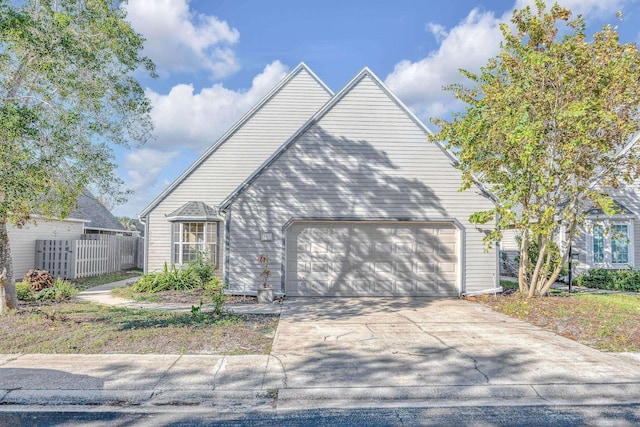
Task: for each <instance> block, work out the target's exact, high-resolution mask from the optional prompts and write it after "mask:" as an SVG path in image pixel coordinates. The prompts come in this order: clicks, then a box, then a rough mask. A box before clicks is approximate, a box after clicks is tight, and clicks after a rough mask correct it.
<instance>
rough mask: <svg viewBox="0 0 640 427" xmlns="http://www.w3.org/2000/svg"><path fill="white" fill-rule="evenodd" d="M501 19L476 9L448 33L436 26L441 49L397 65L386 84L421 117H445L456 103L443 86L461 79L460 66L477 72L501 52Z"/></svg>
mask: <svg viewBox="0 0 640 427" xmlns="http://www.w3.org/2000/svg"><path fill="white" fill-rule="evenodd" d="M500 22H501V20H500V18H496V17H495V15H494V14H493V12H482V11H480V10H479V9H473V10H472V11H471V12H470V13H469V15H467V17H466V18H465V19H464V20H463V21H462V22H461V23H460V24H458V25H457V26H455V27H453V28H452V29H451V30H449V31H448V32H447V31H445V30H444V28H443V27H436V26H435V25H434V26H433V28H435V29H436V31H433V30H432V32H433V33H434V34H436V32H437V34H439V35H441V36H443V37H444V38H443V40H442V43H441V44H440V48H439V49H438V50H437V51H435V52H431V53H430V54H429V56H427V57H426V58H424V59H422V60H420V61H417V62H411V61H408V60H404V61H401V62H400V63H398V64H396V66H395V68H394V70H393V72H392V73H391V74H389V75H388V76H387V78H386V81H385V82H386V84H387V85H388V86H389V87H390V88H391V90H393V91H394V92H395V93H396V94H397V95H398V96H399V97H400V98H401V99H402V100H403V101H404V102H406V103H407V105H409V107H411V108H412V109H413V110H414V111H415V112H416V113H417V114H418V115H419V116H421V117H424V118H430V117H435V116H442V114H443V113H445V112H447V111H450V110H451V107H452V105H451V104H452V103H453V102H454V100H453V98H452V97H451V95H450V94H448V93H447V92H444V91H443V90H442V87H443V86H445V85H447V84H451V83H456V82H459V81H461V80H462V78H461V77H460V74H459V72H458V70H459V69H460V68H465V69H467V70H470V71H476V70H478V69H479V68H480V66H482V65H483V64H484V63H486V61H487V59H488V58H490V57H492V56H495V55H496V54H497V53H498V48H499V45H500V40H501V37H502V35H501V33H500V29H499V28H498V25H499V24H500Z"/></svg>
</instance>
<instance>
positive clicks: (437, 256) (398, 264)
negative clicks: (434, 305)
mask: <svg viewBox="0 0 640 427" xmlns="http://www.w3.org/2000/svg"><path fill="white" fill-rule="evenodd" d="M290 230H292V231H291V232H288V233H287V249H286V254H287V260H288V261H287V264H286V265H287V271H286V278H287V279H286V280H287V283H286V289H287V293H289V294H290V295H345V296H347V295H381V296H382V295H430V296H436V295H455V294H457V284H456V282H457V269H458V261H457V256H456V250H457V248H456V230H455V228H454V227H453V226H451V225H448V224H426V223H388V224H380V223H365V222H361V223H359V222H345V223H340V222H336V223H328V222H326V223H322V222H316V223H313V222H310V223H295V224H294V225H293V226H292V227H291V229H290Z"/></svg>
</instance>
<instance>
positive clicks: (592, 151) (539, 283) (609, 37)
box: [434, 0, 640, 296]
mask: <svg viewBox="0 0 640 427" xmlns="http://www.w3.org/2000/svg"><path fill="white" fill-rule="evenodd" d="M536 7H537V13H536V12H534V11H532V9H531V8H530V7H525V8H523V9H522V10H517V11H514V13H513V18H512V24H513V25H512V26H509V25H507V24H503V25H502V26H501V30H502V34H503V36H504V40H503V42H502V44H501V50H500V54H499V55H498V56H497V57H495V58H492V59H490V60H489V61H488V63H487V64H486V65H485V66H484V67H482V68H481V71H480V73H479V74H474V73H470V72H468V71H464V70H461V72H462V74H463V75H465V76H467V77H468V78H469V79H471V80H472V81H473V83H474V85H473V87H465V86H463V85H452V86H449V87H448V88H447V89H448V90H450V91H452V92H453V94H454V95H455V97H456V98H458V99H460V100H462V101H463V102H465V103H466V104H467V108H466V110H465V111H464V112H462V113H458V114H455V115H454V117H453V119H452V120H451V121H446V120H441V119H436V120H434V122H435V123H436V124H437V125H438V126H440V129H441V130H440V131H439V132H438V133H437V134H435V136H434V138H435V139H437V140H441V141H447V143H448V146H449V147H450V148H451V149H453V150H455V151H457V153H458V155H459V158H460V168H461V170H462V172H463V176H464V184H463V189H467V188H469V187H470V186H471V184H472V182H473V180H474V179H479V180H480V181H482V182H483V183H484V184H485V185H486V186H487V187H488V188H490V190H491V191H492V192H493V193H494V194H495V195H496V196H497V198H498V200H499V202H498V203H497V205H496V207H495V209H492V210H489V211H483V212H476V213H475V214H474V215H472V217H471V220H472V221H473V222H475V223H480V224H484V223H488V222H491V221H494V220H495V221H496V230H495V231H494V232H493V233H491V234H490V235H489V236H487V239H486V243H487V244H491V242H494V241H495V240H497V239H500V238H501V237H502V233H501V229H504V228H507V227H514V228H515V229H516V230H517V231H518V233H519V235H520V236H521V242H520V265H519V277H518V281H519V286H520V291H522V292H525V293H526V294H527V295H529V296H533V295H542V294H545V293H546V292H547V291H548V289H549V287H550V286H551V285H552V284H553V283H554V281H555V280H556V279H557V277H558V275H559V273H560V270H561V268H562V266H563V265H564V264H565V262H566V259H567V255H568V250H567V248H568V247H569V246H570V245H571V242H572V239H573V238H574V236H575V235H576V233H577V232H578V229H579V227H578V226H579V225H580V224H581V223H583V222H584V219H585V217H586V212H585V206H587V205H589V204H595V205H598V206H599V207H601V208H603V210H604V211H605V213H607V214H612V213H614V211H615V208H614V203H613V201H612V199H611V198H610V196H609V194H608V192H607V189H608V188H615V187H618V185H619V184H620V183H621V182H623V181H624V182H631V181H633V180H634V179H636V178H637V177H638V175H639V172H640V158H639V156H638V149H637V148H636V147H630V146H629V141H630V139H631V137H632V136H633V135H634V134H635V133H637V132H638V131H640V124H639V120H638V119H639V111H640V110H639V107H640V54H639V52H638V49H637V48H636V46H635V44H621V43H620V42H619V39H618V33H617V31H616V28H615V27H612V26H610V25H606V26H604V27H603V28H602V31H600V32H597V33H596V34H594V35H593V37H592V39H588V38H587V37H586V34H585V22H584V20H583V18H582V17H581V16H578V17H577V18H576V19H575V20H571V12H570V11H569V10H567V9H565V8H562V7H560V6H559V5H558V4H557V3H555V4H554V5H553V6H552V7H551V8H550V9H547V7H546V5H545V3H544V1H542V0H537V1H536ZM560 24H564V25H563V26H566V29H565V30H564V31H563V32H562V33H563V34H564V35H562V36H559V34H558V29H559V25H560ZM561 224H563V225H564V226H565V227H566V230H567V238H566V242H565V245H566V246H565V247H564V248H560V252H562V253H563V254H564V256H562V257H559V256H556V255H557V250H558V248H554V244H553V236H554V233H556V232H557V231H558V227H559V226H560V225H561ZM532 252H533V253H532ZM532 260H533V261H532Z"/></svg>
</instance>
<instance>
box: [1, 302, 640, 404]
mask: <svg viewBox="0 0 640 427" xmlns="http://www.w3.org/2000/svg"><path fill="white" fill-rule="evenodd" d="M569 404H571V405H605V404H636V405H640V360H638V359H637V358H636V357H635V356H634V355H626V354H614V353H604V352H600V351H597V350H594V349H592V348H589V347H586V346H583V345H581V344H579V343H577V342H575V341H571V340H568V339H566V338H563V337H560V336H558V335H555V334H553V333H551V332H548V331H544V330H542V329H540V328H537V327H535V326H533V325H530V324H528V323H525V322H521V321H519V320H515V319H512V318H509V317H507V316H504V315H502V314H499V313H496V312H493V311H491V310H490V309H488V308H486V307H483V306H481V305H479V304H475V303H471V302H468V301H462V300H454V299H447V300H432V299H424V298H422V299H421V298H413V299H408V298H357V299H355V298H316V299H302V298H296V299H292V300H288V301H286V302H285V303H284V305H283V310H282V314H281V320H280V323H279V326H278V330H277V332H276V336H275V338H274V345H273V350H272V353H271V355H253V356H219V355H157V354H141V355H127V354H106V355H76V354H53V355H38V354H36V355H20V354H18V355H0V411H10V410H14V411H15V410H16V408H20V407H21V406H22V405H44V406H54V407H62V406H69V407H73V408H75V409H74V410H76V411H83V410H89V409H91V408H98V407H102V408H111V409H113V410H115V409H117V408H122V407H125V408H140V409H141V410H142V409H144V408H147V409H149V408H151V409H153V410H171V409H172V408H178V407H189V408H190V409H191V410H193V411H196V410H203V411H206V410H210V409H211V408H214V409H215V410H216V411H217V412H218V413H238V412H247V411H299V410H305V409H318V408H395V407H414V408H420V407H456V406H515V405H520V406H529V405H538V406H539V405H542V406H544V405H550V406H556V405H569ZM163 408H164V409H163Z"/></svg>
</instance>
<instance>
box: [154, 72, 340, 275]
mask: <svg viewBox="0 0 640 427" xmlns="http://www.w3.org/2000/svg"><path fill="white" fill-rule="evenodd" d="M329 98H330V94H329V93H327V91H326V90H325V89H324V88H323V87H322V86H321V85H320V84H319V83H318V82H317V81H316V80H315V79H314V78H313V76H311V75H310V74H309V73H308V72H307V71H306V70H304V69H302V70H301V71H300V72H298V73H297V74H296V75H295V76H293V77H292V78H291V80H290V81H289V82H288V83H287V84H286V85H285V86H283V87H282V88H281V89H280V90H279V91H278V92H277V93H276V94H275V95H274V96H273V97H272V98H271V99H270V100H269V101H268V102H267V103H266V104H265V105H263V106H262V108H260V109H259V110H258V111H257V112H256V113H255V114H254V115H253V116H251V118H250V119H249V120H248V121H247V122H246V123H245V124H244V125H243V126H241V127H240V128H239V129H238V130H237V131H236V132H235V133H234V134H233V135H231V136H230V137H229V138H228V139H227V140H226V141H225V142H224V143H223V144H222V145H221V146H220V147H219V148H218V149H216V150H215V151H214V152H213V153H212V154H211V155H209V157H208V158H207V159H205V160H204V161H203V163H201V164H200V166H199V167H197V168H196V169H195V170H194V171H193V172H192V173H191V174H190V175H189V176H188V177H186V178H185V179H184V180H183V181H182V182H180V184H179V185H178V186H177V187H176V188H174V189H173V191H171V192H170V193H169V194H168V195H167V196H166V197H165V198H164V199H163V200H162V201H161V202H160V203H158V205H157V206H155V207H154V208H153V209H152V210H151V211H150V212H149V214H148V216H147V229H146V233H147V234H146V238H147V239H148V243H147V244H148V246H147V258H146V271H154V270H160V269H162V267H163V265H164V263H165V262H168V263H170V262H171V223H169V222H168V221H167V220H166V218H165V216H166V215H167V214H169V213H171V212H173V211H174V210H176V209H178V208H179V207H180V206H182V205H183V204H185V203H187V202H189V201H203V202H205V203H206V204H208V205H209V206H211V207H214V208H215V207H217V206H218V205H219V204H220V202H222V201H223V200H224V199H225V198H226V197H227V196H228V195H229V194H230V193H232V192H233V191H234V190H235V189H236V188H237V187H238V186H239V185H241V184H242V182H243V181H244V180H245V179H247V178H248V177H249V176H250V175H251V174H252V173H253V172H254V171H255V170H256V169H257V168H258V167H259V166H260V165H261V164H262V163H264V162H265V161H266V160H267V158H269V157H270V156H271V155H272V154H273V153H274V152H275V151H276V150H277V149H278V148H279V147H280V146H282V145H283V144H284V143H285V142H286V141H287V139H288V138H289V137H290V136H291V135H292V134H293V133H294V132H295V131H296V130H297V129H298V128H299V127H300V126H302V125H303V124H304V123H305V122H306V121H307V120H308V119H309V118H310V117H311V116H312V115H313V114H314V113H316V112H317V111H318V110H319V109H320V107H322V106H323V105H324V104H325V103H326V102H327V101H328V100H329Z"/></svg>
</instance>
